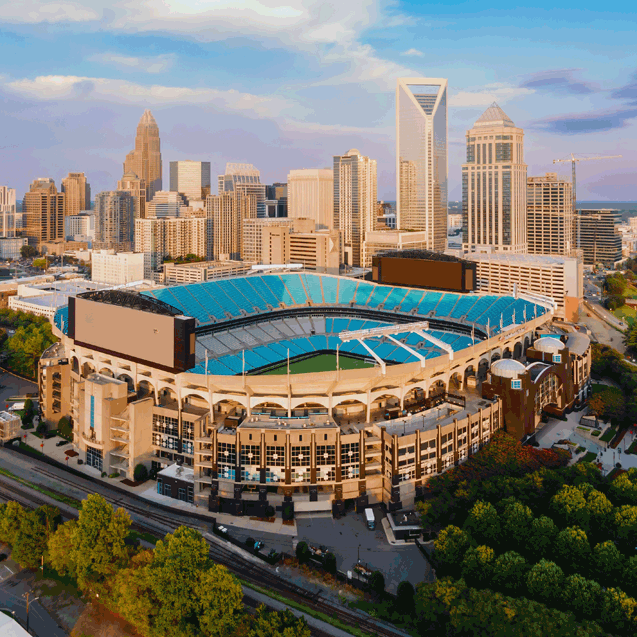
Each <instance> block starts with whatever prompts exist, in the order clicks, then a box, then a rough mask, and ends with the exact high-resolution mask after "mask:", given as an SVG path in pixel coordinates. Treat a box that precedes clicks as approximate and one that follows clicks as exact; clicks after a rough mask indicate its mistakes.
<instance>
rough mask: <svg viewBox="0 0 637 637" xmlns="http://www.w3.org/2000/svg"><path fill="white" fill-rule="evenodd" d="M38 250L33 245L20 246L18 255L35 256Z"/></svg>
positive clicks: (30, 257) (28, 257) (27, 257)
mask: <svg viewBox="0 0 637 637" xmlns="http://www.w3.org/2000/svg"><path fill="white" fill-rule="evenodd" d="M37 254H38V251H37V250H36V249H35V248H34V247H33V246H28V245H27V246H22V247H21V248H20V256H21V257H22V258H23V259H32V258H33V257H35V256H37Z"/></svg>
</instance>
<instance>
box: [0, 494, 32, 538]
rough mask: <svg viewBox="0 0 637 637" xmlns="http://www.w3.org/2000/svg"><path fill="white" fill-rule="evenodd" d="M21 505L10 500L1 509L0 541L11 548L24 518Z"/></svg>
mask: <svg viewBox="0 0 637 637" xmlns="http://www.w3.org/2000/svg"><path fill="white" fill-rule="evenodd" d="M25 513H26V512H25V510H24V509H23V508H22V505H21V504H18V503H17V502H14V501H13V500H10V501H9V502H7V504H6V505H5V506H4V508H3V509H2V517H0V540H1V541H2V542H6V543H7V544H10V545H11V546H13V545H14V544H15V541H16V538H17V536H18V533H19V531H20V525H21V524H22V520H23V518H24V516H25Z"/></svg>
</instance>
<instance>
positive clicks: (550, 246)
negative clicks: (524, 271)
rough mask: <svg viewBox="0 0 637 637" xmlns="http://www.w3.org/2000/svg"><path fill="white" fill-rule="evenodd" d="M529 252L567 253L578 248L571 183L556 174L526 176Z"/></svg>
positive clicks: (566, 254) (569, 253) (567, 254)
mask: <svg viewBox="0 0 637 637" xmlns="http://www.w3.org/2000/svg"><path fill="white" fill-rule="evenodd" d="M526 236H527V242H528V251H529V254H559V255H562V256H570V255H571V254H572V251H573V250H574V249H575V248H577V236H576V224H575V219H574V217H573V186H572V184H571V182H570V181H569V180H568V179H565V178H564V177H558V176H557V173H546V174H545V175H544V176H543V177H529V178H528V180H527V186H526Z"/></svg>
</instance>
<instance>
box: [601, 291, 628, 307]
mask: <svg viewBox="0 0 637 637" xmlns="http://www.w3.org/2000/svg"><path fill="white" fill-rule="evenodd" d="M625 304H626V298H625V297H624V296H622V295H621V294H611V295H609V296H607V297H606V298H605V299H604V305H605V306H606V308H607V309H608V310H611V311H613V310H616V309H618V308H620V307H623V306H624V305H625Z"/></svg>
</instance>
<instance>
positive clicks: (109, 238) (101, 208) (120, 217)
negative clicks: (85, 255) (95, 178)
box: [95, 190, 135, 251]
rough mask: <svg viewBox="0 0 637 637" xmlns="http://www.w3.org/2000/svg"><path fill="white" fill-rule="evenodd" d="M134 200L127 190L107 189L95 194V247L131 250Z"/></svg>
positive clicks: (133, 227)
mask: <svg viewBox="0 0 637 637" xmlns="http://www.w3.org/2000/svg"><path fill="white" fill-rule="evenodd" d="M134 222H135V202H134V200H133V197H132V195H131V193H130V192H129V191H127V190H107V191H104V192H100V193H98V194H97V195H96V196H95V243H96V246H95V247H96V248H97V249H111V248H112V249H115V250H118V251H119V250H121V251H128V250H131V248H132V246H133V234H134V232H135V225H134Z"/></svg>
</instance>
